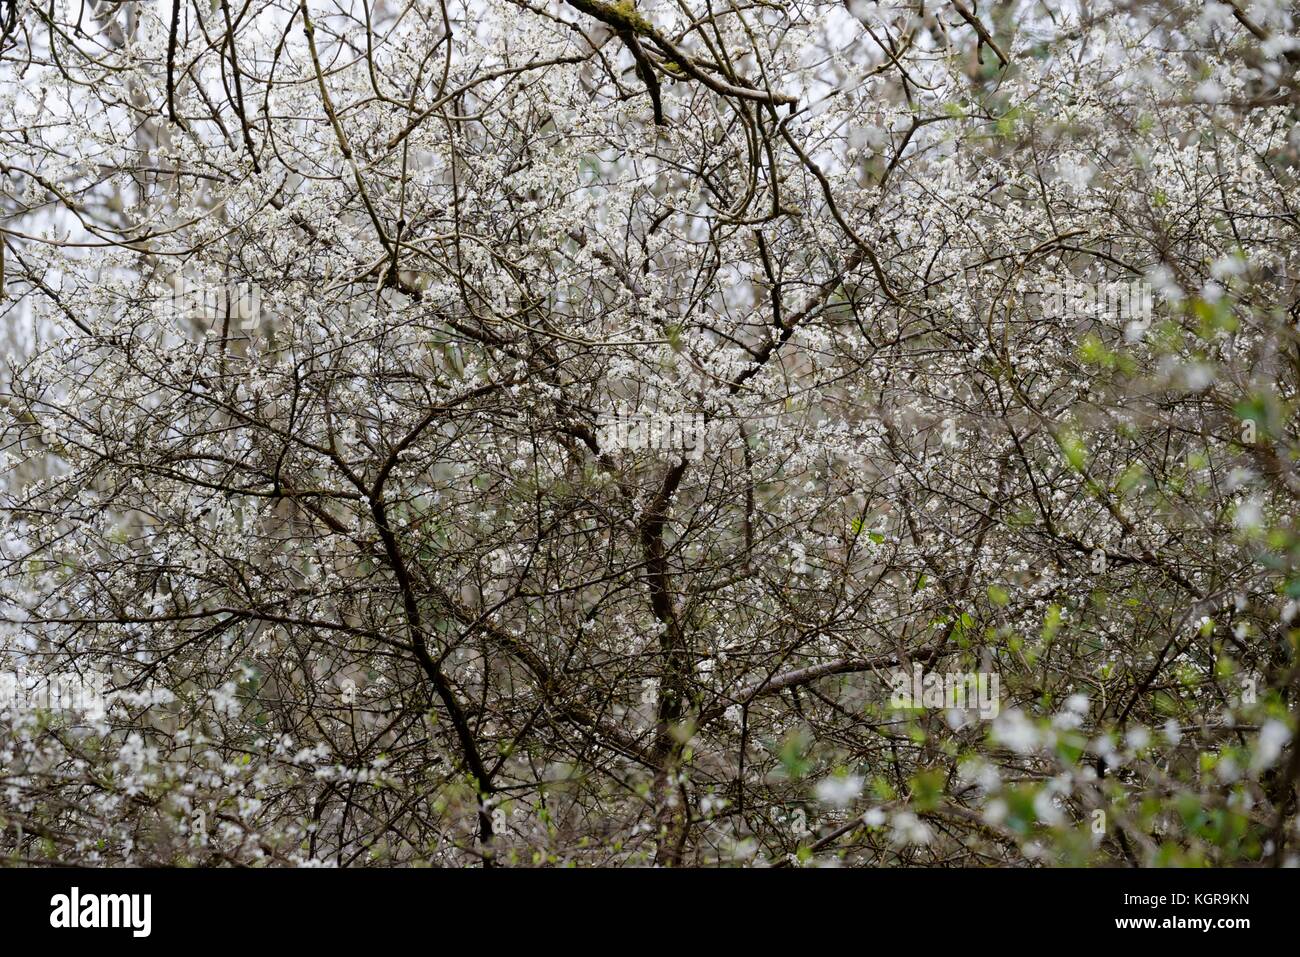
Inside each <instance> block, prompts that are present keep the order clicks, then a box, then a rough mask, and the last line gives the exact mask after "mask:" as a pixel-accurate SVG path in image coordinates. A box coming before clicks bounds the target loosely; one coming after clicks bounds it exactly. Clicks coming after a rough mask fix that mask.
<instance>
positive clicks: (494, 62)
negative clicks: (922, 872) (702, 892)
mask: <svg viewBox="0 0 1300 957" xmlns="http://www.w3.org/2000/svg"><path fill="white" fill-rule="evenodd" d="M10 9H11V10H12V11H13V15H12V16H11V17H9V18H8V19H5V20H3V22H0V29H3V40H2V41H0V77H2V78H3V82H2V83H0V156H2V157H3V159H2V160H0V204H2V207H0V209H2V212H3V218H2V219H0V238H2V239H3V251H4V299H3V302H2V303H0V309H2V310H3V315H4V317H5V323H4V329H5V334H6V335H7V337H8V340H9V341H8V343H7V344H6V348H7V349H8V351H9V358H8V361H7V363H6V365H5V367H4V369H3V374H2V375H0V434H2V436H3V442H2V444H0V455H3V460H2V461H0V468H2V473H0V475H2V477H0V516H3V521H4V527H3V530H2V532H0V670H5V671H8V672H12V673H18V672H22V673H24V674H37V673H47V674H72V673H76V674H80V673H86V674H95V675H107V676H110V678H109V680H108V682H107V692H106V694H107V701H106V704H105V707H103V708H102V709H95V710H94V711H91V712H87V711H84V710H82V711H75V712H73V711H64V710H60V709H57V708H52V707H19V706H18V705H17V704H16V703H11V704H10V705H9V706H7V707H5V708H4V709H3V710H0V835H2V836H0V854H3V855H5V856H6V859H8V860H10V861H12V862H49V861H56V860H57V861H64V862H75V863H82V864H120V863H131V864H180V863H197V864H222V863H238V864H247V863H253V862H259V861H260V862H265V863H275V864H309V863H310V864H324V865H338V866H349V865H363V864H379V865H394V864H396V865H406V864H418V863H435V864H441V865H471V864H480V863H483V864H498V865H508V864H577V865H608V864H629V865H637V864H658V865H665V866H696V865H717V864H733V863H749V864H758V865H770V864H777V865H782V866H785V865H789V864H835V863H840V864H844V865H861V864H875V865H900V864H938V863H950V864H962V865H983V864H1000V863H1012V864H1025V863H1030V864H1062V863H1064V864H1099V865H1104V864H1118V863H1132V864H1139V865H1155V864H1175V865H1196V864H1207V863H1210V864H1236V863H1255V862H1265V863H1273V864H1281V863H1295V862H1296V860H1297V852H1296V850H1295V848H1296V846H1297V842H1300V835H1298V834H1297V833H1296V821H1297V817H1296V796H1297V792H1296V788H1297V779H1298V778H1300V750H1297V749H1296V747H1295V746H1294V745H1293V733H1294V731H1295V728H1296V717H1295V707H1296V694H1297V691H1298V690H1300V689H1298V688H1297V680H1298V678H1300V672H1298V671H1297V666H1296V640H1297V636H1298V635H1300V622H1297V621H1296V618H1297V606H1298V604H1300V570H1298V569H1297V559H1298V557H1300V541H1298V539H1297V529H1296V526H1295V518H1296V515H1297V513H1300V509H1298V508H1297V502H1298V497H1300V466H1298V464H1297V462H1298V457H1300V436H1298V435H1297V422H1296V409H1297V388H1298V386H1300V332H1298V329H1297V319H1298V318H1300V311H1298V310H1300V297H1297V292H1296V288H1295V281H1294V280H1293V279H1291V278H1290V277H1291V276H1292V275H1294V274H1295V271H1296V269H1297V266H1300V261H1297V260H1298V256H1300V253H1298V251H1300V242H1298V239H1300V237H1298V236H1297V222H1296V213H1295V208H1296V206H1297V204H1298V203H1300V190H1298V189H1297V184H1296V168H1297V167H1296V164H1297V159H1298V157H1297V150H1298V148H1300V134H1297V132H1296V130H1297V127H1296V124H1295V110H1296V104H1297V102H1298V101H1297V96H1298V95H1300V94H1298V92H1297V91H1298V90H1300V87H1298V86H1297V79H1296V69H1297V66H1298V65H1300V46H1298V45H1297V42H1296V41H1295V40H1294V39H1293V34H1294V33H1295V30H1296V24H1295V22H1294V15H1293V12H1292V11H1291V10H1290V7H1289V5H1287V4H1282V3H1276V2H1271V0H1270V2H1261V0H1257V2H1254V3H1246V2H1236V3H1224V2H1219V0H1211V2H1208V3H1205V4H1203V5H1202V4H1182V3H1173V2H1168V3H1163V2H1145V3H1124V2H1114V3H1112V2H1101V3H1095V4H1088V5H1086V6H1085V7H1083V9H1084V10H1085V11H1086V13H1085V14H1083V15H1080V14H1079V13H1078V12H1077V11H1074V12H1066V11H1063V10H1062V9H1061V5H1059V4H1055V3H1040V2H1031V0H998V2H989V3H984V4H980V5H979V6H978V8H976V5H975V4H973V3H969V2H967V3H960V2H939V3H920V2H909V3H894V4H884V3H880V4H877V3H874V2H870V0H848V2H847V3H838V2H830V0H807V2H802V3H793V2H789V0H771V2H769V0H760V2H757V3H755V4H749V5H745V4H730V5H718V4H716V3H714V4H710V3H705V2H702V0H679V2H677V3H668V2H664V0H638V2H636V3H633V2H629V0H621V2H615V3H610V2H606V0H463V2H460V0H456V2H431V0H401V2H398V0H373V2H351V0H344V2H342V3H340V4H332V5H326V4H322V3H319V2H317V0H310V2H309V0H249V2H247V3H243V4H237V3H233V2H230V0H211V2H207V0H204V2H195V0H188V2H187V0H173V2H171V3H157V4H156V3H143V2H137V3H110V2H106V0H87V2H86V3H85V4H84V5H83V4H81V3H80V2H77V3H72V2H67V0H53V3H46V2H41V3H36V2H32V0H18V2H17V3H16V4H14V5H13V6H12V7H11V8H10ZM1071 10H1072V11H1073V7H1072V6H1071ZM178 290H181V291H183V292H184V293H185V296H184V298H185V300H186V301H187V302H188V303H190V304H191V305H190V306H188V307H187V308H184V309H175V308H170V307H169V304H174V303H175V302H176V300H177V298H178ZM195 290H198V291H199V294H197V295H195V294H194V291H195ZM203 290H209V291H215V294H213V295H204V294H203ZM221 290H238V291H239V292H238V294H229V293H228V294H224V295H223V294H221V293H220V291H221ZM1062 290H1070V291H1071V292H1069V293H1068V296H1067V294H1066V293H1063V292H1062ZM1079 290H1091V292H1090V293H1087V294H1084V293H1079ZM1114 290H1121V291H1123V292H1124V295H1123V296H1122V297H1121V296H1119V295H1118V294H1116V295H1115V296H1111V295H1110V292H1112V291H1114ZM1076 293H1079V294H1077V295H1076ZM1067 299H1068V302H1067ZM1121 299H1122V302H1123V304H1124V306H1125V308H1108V303H1111V301H1112V300H1114V301H1115V302H1116V303H1118V302H1120V301H1121ZM1053 300H1055V301H1056V303H1055V304H1056V305H1057V306H1059V307H1062V308H1056V309H1054V308H1052V304H1053ZM194 303H197V304H198V305H197V306H195V305H194ZM250 304H251V305H250ZM1064 305H1068V307H1069V308H1068V309H1064V308H1063V306H1064ZM615 412H617V414H618V415H619V416H621V417H622V418H623V419H630V420H632V421H634V422H635V423H637V425H636V428H637V429H638V430H640V429H641V428H642V425H641V423H650V422H654V423H659V422H660V419H661V418H662V419H663V421H668V422H674V423H676V422H685V423H688V424H689V428H686V427H681V428H678V427H676V426H669V427H663V428H659V429H658V431H657V432H656V431H652V430H651V429H650V427H649V426H646V427H645V428H646V432H645V435H644V436H640V431H638V432H636V434H637V435H638V436H640V438H638V439H637V440H636V441H633V440H631V439H628V438H626V436H625V437H624V440H623V441H615V440H614V439H613V438H611V436H614V437H615V438H616V437H617V436H618V435H620V434H622V433H621V432H620V429H619V428H617V427H611V424H610V423H611V420H610V419H609V416H611V415H613V414H615ZM656 417H658V418H656ZM615 425H617V423H615ZM625 427H626V423H624V428H625ZM679 433H680V434H679ZM688 433H689V434H688ZM922 670H924V672H925V674H926V675H929V676H934V677H935V678H936V680H937V681H938V683H939V686H940V687H943V685H944V682H945V680H947V681H948V684H949V685H950V686H952V687H959V686H960V684H959V682H960V681H966V680H967V678H968V679H969V681H970V682H971V683H970V687H971V688H977V687H978V688H980V689H982V690H981V695H983V694H984V692H985V691H987V689H988V688H993V689H995V693H996V694H997V695H998V696H999V697H998V700H997V701H996V702H983V705H984V707H982V708H981V709H975V708H973V707H972V708H965V709H963V708H954V707H945V706H944V704H945V703H950V701H949V699H946V698H943V697H942V696H941V697H938V698H936V699H935V703H936V705H937V706H931V705H927V701H929V697H928V696H927V695H926V693H925V688H922V687H920V686H919V685H918V689H917V692H918V693H917V694H915V695H913V696H912V697H911V698H909V701H908V704H909V706H908V707H906V708H899V707H897V706H893V705H891V701H890V699H891V691H892V689H893V688H894V687H895V678H896V676H898V675H900V674H901V675H906V676H908V680H909V681H911V676H912V675H914V674H915V675H917V676H918V677H917V681H918V682H919V681H920V680H921V679H920V675H921V673H922ZM945 675H947V676H950V677H949V678H948V679H945ZM951 676H967V678H961V679H959V681H957V682H955V681H954V680H953V679H952V678H951ZM981 676H983V677H982V678H981ZM989 676H992V677H993V678H994V680H992V681H990V680H988V678H989ZM908 687H909V688H911V687H912V686H911V685H910V684H909V685H908ZM972 700H974V699H972ZM896 704H897V703H896V702H895V705H896ZM993 715H996V717H991V716H993Z"/></svg>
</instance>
